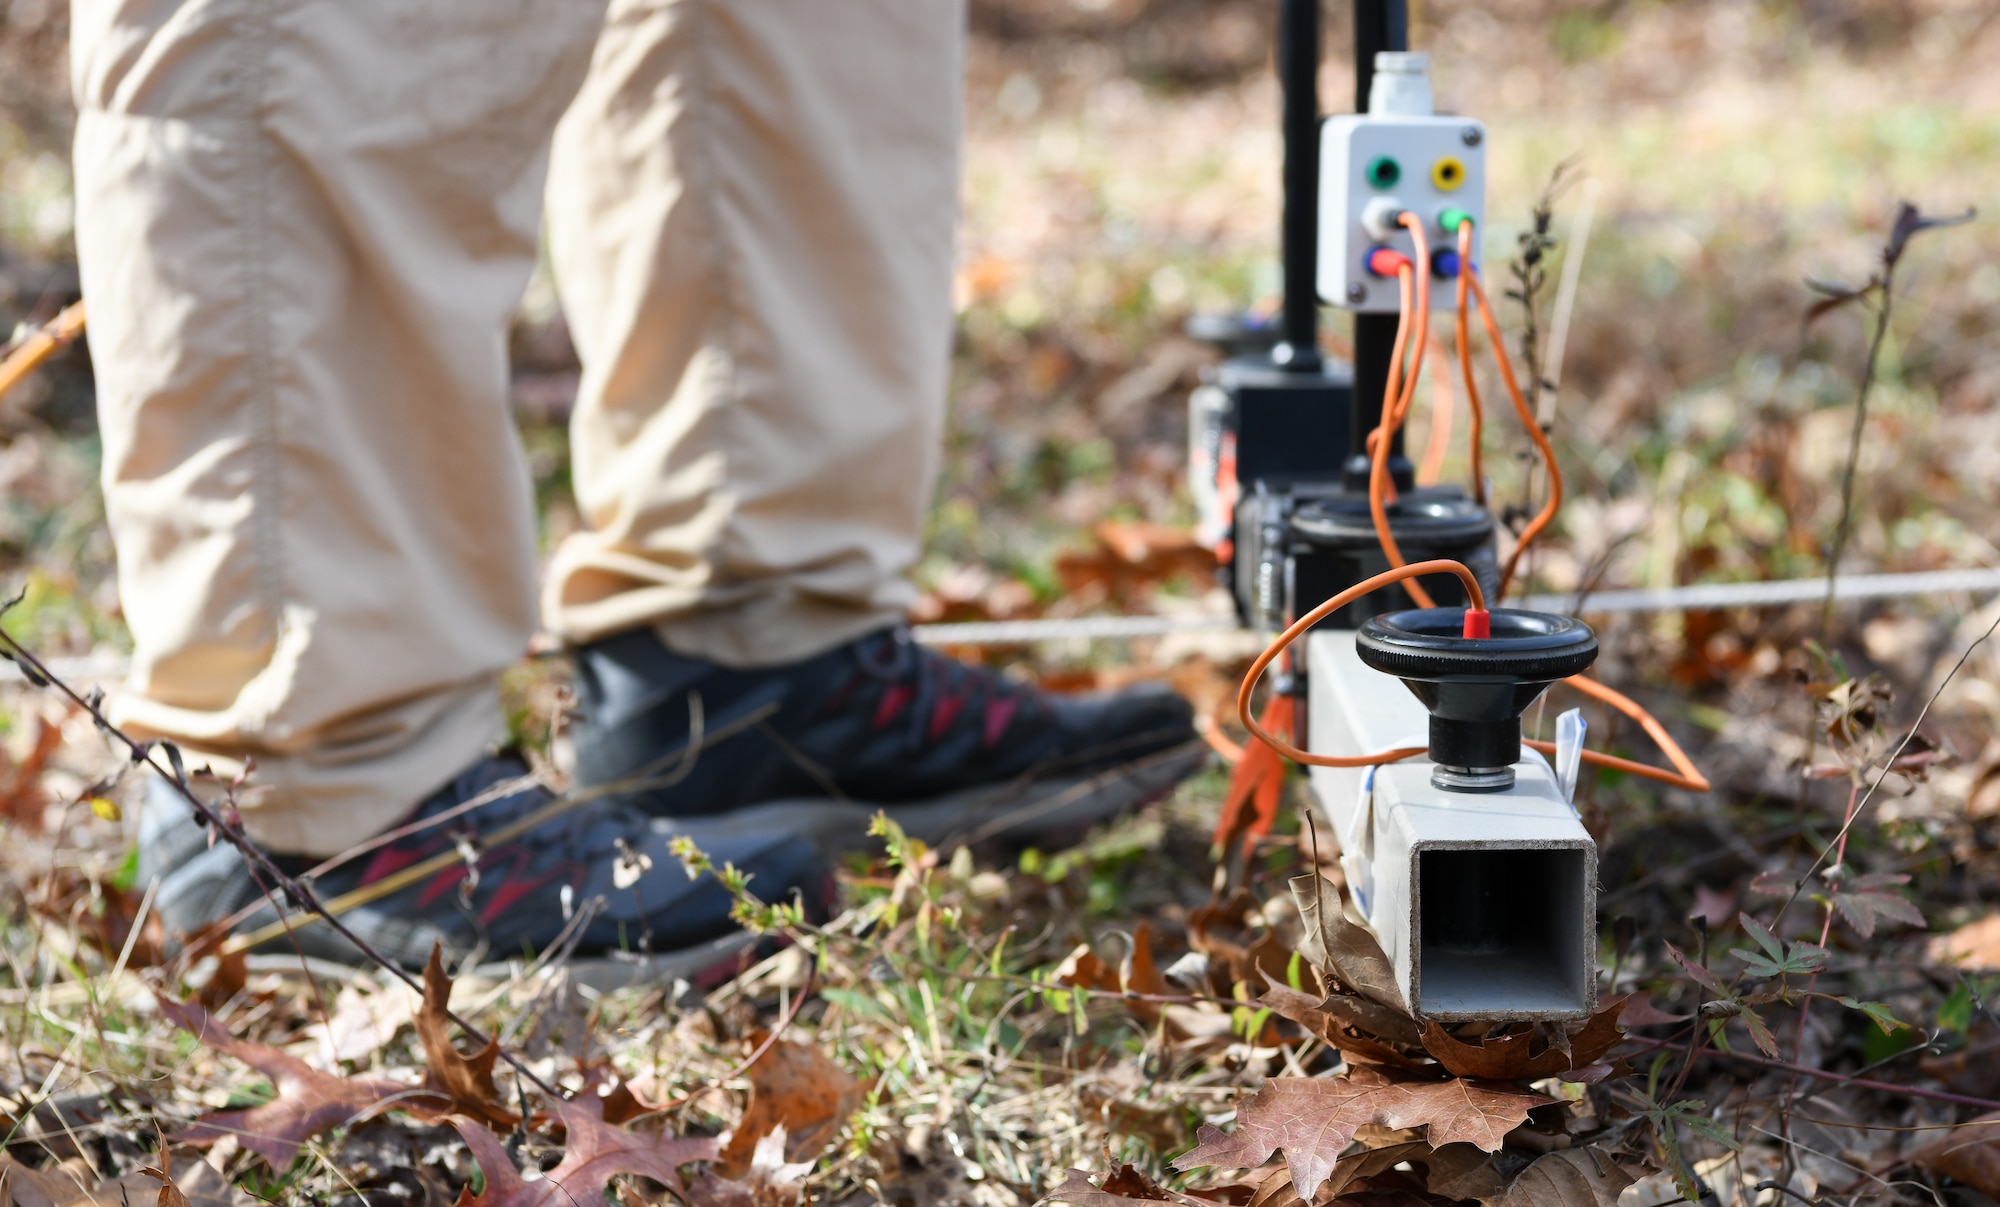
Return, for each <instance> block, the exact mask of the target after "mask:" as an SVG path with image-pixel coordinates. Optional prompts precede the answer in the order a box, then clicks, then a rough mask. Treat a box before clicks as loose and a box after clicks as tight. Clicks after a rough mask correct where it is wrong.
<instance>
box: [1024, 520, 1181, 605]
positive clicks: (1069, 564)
mask: <svg viewBox="0 0 2000 1207" xmlns="http://www.w3.org/2000/svg"><path fill="white" fill-rule="evenodd" d="M1093 535H1094V536H1095V537H1096V538H1097V547H1096V548H1094V549H1091V550H1089V551H1074V550H1072V551H1069V552H1065V553H1061V554H1058V555H1057V556H1056V577H1057V578H1058V579H1059V580H1060V581H1061V582H1062V585H1063V591H1064V593H1065V594H1068V595H1079V596H1086V597H1093V598H1103V597H1108V598H1111V599H1115V600H1126V599H1130V598H1132V597H1134V596H1136V595H1140V594H1142V593H1144V592H1148V591H1150V590H1151V589H1152V588H1154V587H1156V586H1158V585H1160V584H1161V583H1165V582H1169V581H1171V580H1173V579H1175V578H1179V577H1181V576H1183V575H1186V576H1189V577H1192V578H1195V579H1196V580H1198V581H1202V582H1206V581H1208V580H1209V579H1210V578H1212V577H1213V576H1214V574H1215V552H1214V550H1211V549H1208V548H1205V547H1204V546H1202V545H1201V543H1200V542H1198V541H1197V540H1195V537H1194V534H1193V533H1192V532H1188V531H1185V530H1182V529H1178V528H1168V527H1165V526H1164V525H1160V524H1149V523H1145V522H1126V521H1120V520H1106V521H1105V522H1104V523H1101V524H1099V525H1098V526H1097V528H1096V531H1095V532H1094V533H1093Z"/></svg>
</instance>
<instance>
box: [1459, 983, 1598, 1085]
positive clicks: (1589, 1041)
mask: <svg viewBox="0 0 2000 1207" xmlns="http://www.w3.org/2000/svg"><path fill="white" fill-rule="evenodd" d="M1625 1002H1626V999H1625V998H1623V997H1619V998H1616V999H1614V1000H1612V1001H1611V1002H1610V1003H1609V1004H1608V1005H1606V1006H1605V1007H1604V1008H1603V1009H1602V1010H1599V1011H1598V1012H1597V1013H1596V1014H1593V1015H1591V1016H1590V1019H1589V1020H1588V1021H1587V1022H1585V1023H1584V1025H1583V1026H1582V1027H1581V1028H1580V1029H1579V1030H1578V1031H1577V1032H1576V1034H1574V1035H1572V1036H1570V1037H1569V1051H1567V1052H1565V1051H1563V1050H1562V1049H1561V1048H1558V1047H1555V1046H1553V1045H1551V1046H1548V1047H1545V1048H1544V1049H1543V1050H1542V1051H1540V1052H1535V1051H1533V1050H1532V1049H1533V1045H1534V1040H1535V1028H1533V1027H1527V1028H1524V1029H1521V1030H1517V1031H1510V1032H1507V1033H1505V1034H1502V1035H1499V1036H1497V1037H1494V1038H1490V1039H1487V1040H1485V1041H1483V1042H1481V1043H1476V1044H1468V1043H1465V1042H1463V1041H1461V1040H1459V1039H1458V1038H1456V1037H1455V1036H1453V1035H1452V1033H1451V1032H1449V1031H1447V1030H1445V1029H1444V1028H1443V1027H1441V1026H1439V1025H1438V1024H1437V1023H1434V1022H1433V1023H1429V1024H1427V1025H1426V1026H1425V1027H1424V1050H1425V1051H1427V1052H1429V1053H1430V1054H1431V1055H1432V1056H1434V1057H1436V1058H1437V1062H1438V1063H1439V1064H1441V1065H1443V1066H1444V1067H1445V1069H1446V1071H1447V1072H1449V1073H1451V1075H1452V1076H1454V1077H1472V1078H1477V1079H1479V1080H1483V1081H1540V1080H1541V1079H1542V1078H1544V1077H1554V1076H1557V1075H1559V1074H1562V1073H1567V1072H1570V1071H1572V1070H1575V1069H1580V1068H1583V1067H1584V1066H1586V1065H1592V1064H1596V1063H1597V1062H1598V1060H1599V1059H1600V1058H1602V1057H1603V1056H1604V1055H1605V1054H1606V1053H1608V1052H1610V1051H1611V1049H1613V1048H1615V1047H1617V1046H1618V1044H1619V1043H1620V1042H1622V1041H1623V1040H1624V1038H1625V1033H1624V1031H1622V1030H1620V1029H1619V1026H1618V1015H1619V1013H1620V1012H1621V1011H1622V1010H1624V1008H1625Z"/></svg>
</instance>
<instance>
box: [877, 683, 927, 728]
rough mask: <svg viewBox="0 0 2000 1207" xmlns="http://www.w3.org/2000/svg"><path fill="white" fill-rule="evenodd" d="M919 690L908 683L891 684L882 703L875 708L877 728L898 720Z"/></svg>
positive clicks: (883, 696)
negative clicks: (905, 706) (897, 716)
mask: <svg viewBox="0 0 2000 1207" xmlns="http://www.w3.org/2000/svg"><path fill="white" fill-rule="evenodd" d="M916 694H917V690H916V689H915V688H913V687H911V686H910V685H909V684H907V683H891V684H890V685H889V686H888V688H887V690H885V691H884V692H883V693H882V703H881V704H879V705H877V706H876V708H875V728H877V729H881V728H882V727H883V726H885V725H887V724H888V723H889V722H891V721H893V720H895V719H896V714H897V713H900V712H902V711H903V706H904V705H906V704H908V703H909V702H910V701H911V700H912V699H913V698H915V696H916Z"/></svg>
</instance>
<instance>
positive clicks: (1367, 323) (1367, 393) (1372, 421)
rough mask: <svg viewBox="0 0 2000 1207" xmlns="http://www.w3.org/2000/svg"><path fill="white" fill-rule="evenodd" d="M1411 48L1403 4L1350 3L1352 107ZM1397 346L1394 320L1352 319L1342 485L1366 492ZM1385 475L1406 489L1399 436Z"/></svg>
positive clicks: (1409, 471) (1379, 0)
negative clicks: (1380, 54)
mask: <svg viewBox="0 0 2000 1207" xmlns="http://www.w3.org/2000/svg"><path fill="white" fill-rule="evenodd" d="M1409 48H1410V17H1409V9H1408V8H1407V7H1406V5H1405V3H1404V0H1354V109H1355V112H1357V113H1366V112H1367V111H1368V90H1369V88H1370V87H1371V86H1372V85H1373V83H1374V80H1375V54H1376V52H1377V51H1382V50H1408V49H1409ZM1395 343H1396V316H1395V315H1393V314H1356V315H1355V316H1354V403H1353V406H1352V407H1351V408H1350V410H1349V415H1350V416H1351V417H1352V422H1351V426H1350V429H1349V444H1348V448H1349V449H1351V450H1353V451H1352V453H1351V454H1350V455H1349V457H1348V461H1347V473H1346V486H1347V488H1348V489H1349V490H1366V489H1368V433H1370V432H1372V431H1374V430H1375V428H1376V427H1377V426H1378V425H1379V424H1380V423H1381V422H1382V391H1383V390H1384V389H1385V388H1387V386H1388V384H1389V364H1390V353H1391V351H1392V350H1393V349H1394V347H1395ZM1389 476H1390V478H1391V479H1392V480H1394V482H1395V483H1396V489H1397V490H1408V489H1409V488H1410V486H1411V485H1412V483H1413V482H1414V481H1415V477H1416V467H1415V466H1413V465H1411V464H1410V459H1409V458H1408V457H1406V456H1404V455H1403V433H1402V432H1401V431H1398V432H1397V433H1396V436H1395V439H1393V440H1391V441H1390V442H1389Z"/></svg>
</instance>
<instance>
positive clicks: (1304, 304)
mask: <svg viewBox="0 0 2000 1207" xmlns="http://www.w3.org/2000/svg"><path fill="white" fill-rule="evenodd" d="M1320 3H1321V0H1279V7H1278V82H1279V84H1280V85H1281V86H1282V88H1283V90H1284V136H1285V167H1284V199H1285V210H1284V230H1283V237H1284V266H1285V312H1284V326H1283V328H1282V331H1281V335H1282V337H1283V338H1282V341H1281V342H1280V343H1279V344H1278V346H1277V347H1276V348H1274V349H1272V350H1271V359H1272V360H1273V362H1275V363H1276V364H1278V365H1279V366H1281V367H1283V368H1286V369H1289V370H1291V371H1293V372H1295V373H1318V372H1319V371H1320V356H1319V281H1318V273H1319V213H1318V210H1319V205H1318V199H1319V57H1320V32H1319V8H1320Z"/></svg>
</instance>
